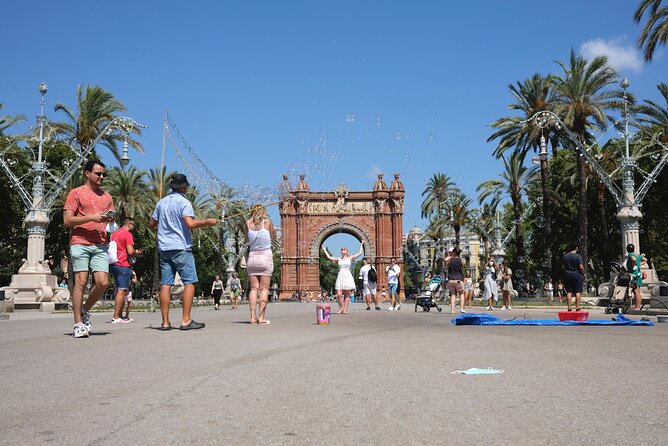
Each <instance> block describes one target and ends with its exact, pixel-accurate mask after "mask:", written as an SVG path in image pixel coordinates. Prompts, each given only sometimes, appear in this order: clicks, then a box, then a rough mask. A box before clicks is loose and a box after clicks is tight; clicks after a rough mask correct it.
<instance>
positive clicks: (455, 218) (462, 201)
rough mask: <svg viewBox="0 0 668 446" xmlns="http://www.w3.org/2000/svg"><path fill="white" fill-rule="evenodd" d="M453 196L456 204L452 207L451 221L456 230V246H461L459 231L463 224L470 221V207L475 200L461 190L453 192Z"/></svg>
mask: <svg viewBox="0 0 668 446" xmlns="http://www.w3.org/2000/svg"><path fill="white" fill-rule="evenodd" d="M452 197H453V203H454V205H453V206H452V208H451V209H450V211H451V214H450V223H451V224H452V229H454V231H455V246H457V247H459V233H460V232H461V229H462V225H465V224H466V223H467V222H468V214H469V208H470V207H471V203H472V202H473V201H472V200H471V199H470V198H469V197H467V196H466V194H464V193H463V192H460V191H454V192H452Z"/></svg>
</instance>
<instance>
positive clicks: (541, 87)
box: [487, 73, 557, 283]
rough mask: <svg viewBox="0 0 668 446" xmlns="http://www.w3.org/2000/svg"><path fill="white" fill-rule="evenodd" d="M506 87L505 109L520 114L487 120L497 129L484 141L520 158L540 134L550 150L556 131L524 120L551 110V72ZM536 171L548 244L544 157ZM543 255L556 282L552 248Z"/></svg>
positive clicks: (537, 147) (535, 145)
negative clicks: (512, 152)
mask: <svg viewBox="0 0 668 446" xmlns="http://www.w3.org/2000/svg"><path fill="white" fill-rule="evenodd" d="M508 89H509V90H510V94H511V96H512V97H513V100H514V102H512V103H510V104H509V105H508V109H509V110H513V111H515V112H519V113H520V114H521V115H520V116H508V117H503V118H501V119H499V120H497V121H495V122H493V123H492V124H491V126H492V127H494V128H496V129H498V130H497V131H496V132H494V133H493V134H492V135H491V136H490V137H489V138H488V139H487V142H491V141H494V140H498V141H499V143H498V146H497V148H496V150H495V151H494V155H495V156H496V157H497V158H498V157H499V156H501V155H503V154H504V153H505V152H506V151H507V150H508V149H511V148H512V149H514V150H515V151H519V152H520V153H522V158H524V157H526V155H527V154H528V152H529V151H534V152H538V151H539V150H540V146H541V138H544V140H543V141H544V143H545V144H547V142H548V141H549V142H551V146H552V152H553V154H554V152H555V150H556V147H557V134H556V132H554V131H553V130H552V129H550V128H546V129H543V128H540V127H539V126H538V125H536V124H535V122H534V121H530V122H527V120H528V119H529V118H531V117H533V116H534V115H535V114H536V113H538V112H541V111H554V106H555V103H554V99H555V94H554V90H553V80H552V75H548V76H543V75H541V74H540V73H536V74H534V75H533V76H532V77H530V78H528V79H526V80H524V81H523V82H519V81H518V82H517V84H516V85H513V84H510V85H508ZM540 174H541V186H542V197H543V209H542V211H543V217H544V218H545V222H546V224H545V227H544V228H543V229H542V231H543V238H544V239H545V246H546V247H549V246H550V245H551V239H552V205H551V203H550V193H549V190H548V182H549V181H548V176H549V172H548V162H547V158H545V159H540ZM544 255H545V263H547V264H548V265H550V276H551V277H552V280H553V283H556V279H557V278H556V265H555V262H554V260H553V258H552V252H551V251H550V249H546V250H545V252H544Z"/></svg>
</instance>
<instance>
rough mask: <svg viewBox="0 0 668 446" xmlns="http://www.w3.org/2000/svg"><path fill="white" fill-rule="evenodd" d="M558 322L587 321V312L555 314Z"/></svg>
mask: <svg viewBox="0 0 668 446" xmlns="http://www.w3.org/2000/svg"><path fill="white" fill-rule="evenodd" d="M557 314H558V315H559V320H560V321H578V322H584V321H587V320H589V311H560V312H559V313H557Z"/></svg>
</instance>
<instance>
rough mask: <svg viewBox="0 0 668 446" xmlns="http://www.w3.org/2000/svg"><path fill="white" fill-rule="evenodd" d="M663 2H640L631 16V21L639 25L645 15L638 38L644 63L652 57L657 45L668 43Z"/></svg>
mask: <svg viewBox="0 0 668 446" xmlns="http://www.w3.org/2000/svg"><path fill="white" fill-rule="evenodd" d="M662 3H663V0H642V1H641V2H640V4H639V5H638V8H637V9H636V12H635V13H634V14H633V20H634V21H635V22H636V24H639V23H640V22H641V21H642V20H643V17H644V16H645V14H646V15H647V17H646V21H645V24H644V25H643V27H642V31H641V32H640V36H638V48H639V49H641V50H642V52H643V56H644V58H645V62H650V61H651V60H652V58H653V57H654V51H656V47H657V45H659V44H661V45H665V44H666V41H668V5H665V4H663V5H662Z"/></svg>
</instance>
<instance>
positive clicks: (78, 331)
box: [72, 323, 88, 338]
mask: <svg viewBox="0 0 668 446" xmlns="http://www.w3.org/2000/svg"><path fill="white" fill-rule="evenodd" d="M72 336H74V337H75V338H87V337H88V330H86V326H85V325H84V324H82V323H78V324H74V333H73V334H72Z"/></svg>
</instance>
